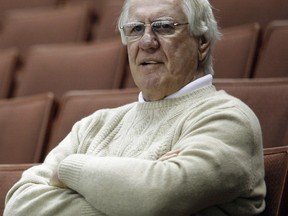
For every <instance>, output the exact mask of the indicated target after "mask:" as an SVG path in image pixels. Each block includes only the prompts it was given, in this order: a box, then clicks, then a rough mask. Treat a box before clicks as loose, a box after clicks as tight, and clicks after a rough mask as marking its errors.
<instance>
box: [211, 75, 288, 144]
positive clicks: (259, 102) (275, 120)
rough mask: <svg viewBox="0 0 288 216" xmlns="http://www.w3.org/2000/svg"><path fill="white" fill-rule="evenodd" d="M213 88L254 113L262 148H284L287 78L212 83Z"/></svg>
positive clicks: (287, 115) (287, 134)
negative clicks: (233, 97)
mask: <svg viewBox="0 0 288 216" xmlns="http://www.w3.org/2000/svg"><path fill="white" fill-rule="evenodd" d="M214 84H215V86H216V88H217V89H224V90H225V91H227V92H228V93H229V94H231V95H233V96H235V97H237V98H239V99H241V100H242V101H244V102H245V103H246V104H247V105H248V106H250V107H251V109H252V110H253V111H254V112H255V114H256V115H257V116H258V118H259V121H260V124H261V127H262V132H263V145H264V147H266V148H268V147H275V146H285V145H288V143H287V140H288V122H287V119H288V78H284V79H282V78H279V79H276V78H275V79H232V80H225V79H218V80H217V79H215V80H214Z"/></svg>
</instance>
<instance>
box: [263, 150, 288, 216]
mask: <svg viewBox="0 0 288 216" xmlns="http://www.w3.org/2000/svg"><path fill="white" fill-rule="evenodd" d="M264 162H265V182H266V187H267V195H266V199H265V201H266V209H265V211H264V212H263V213H262V214H260V215H261V216H286V215H288V206H287V202H288V176H287V174H288V146H284V147H280V148H279V147H278V148H267V149H264Z"/></svg>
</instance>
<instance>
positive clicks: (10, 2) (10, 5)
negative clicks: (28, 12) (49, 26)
mask: <svg viewBox="0 0 288 216" xmlns="http://www.w3.org/2000/svg"><path fill="white" fill-rule="evenodd" d="M58 2H59V0H41V1H39V0H25V1H23V0H0V22H1V20H2V16H3V14H4V13H5V12H6V11H9V10H13V9H24V8H25V9H31V8H40V7H53V6H56V5H57V4H58Z"/></svg>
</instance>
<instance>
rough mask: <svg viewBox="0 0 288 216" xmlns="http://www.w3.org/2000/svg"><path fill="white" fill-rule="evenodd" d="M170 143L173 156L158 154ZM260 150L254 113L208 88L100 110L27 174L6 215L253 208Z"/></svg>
mask: <svg viewBox="0 0 288 216" xmlns="http://www.w3.org/2000/svg"><path fill="white" fill-rule="evenodd" d="M172 149H180V150H181V153H180V154H179V156H177V157H175V158H172V159H169V160H166V161H157V159H158V158H159V157H161V156H162V155H164V154H165V153H166V152H168V151H170V150H172ZM262 154H263V153H262V138H261V129H260V126H259V122H258V120H257V118H256V116H255V115H254V114H253V112H252V111H251V110H250V109H249V108H248V107H247V106H246V105H245V104H244V103H242V102H241V101H240V100H238V99H236V98H233V97H231V96H229V95H227V94H226V93H225V92H224V91H216V90H215V88H214V86H209V87H205V88H201V89H199V90H196V91H194V92H192V93H190V94H187V95H185V96H182V97H179V98H176V99H169V100H168V99H167V100H162V101H158V102H149V103H137V102H135V103H132V104H128V105H125V106H122V107H119V108H116V109H105V110H100V111H97V112H95V113H94V114H92V115H91V116H88V117H86V118H84V119H82V120H81V121H79V122H78V123H76V124H75V125H74V127H73V129H72V131H71V133H70V134H69V135H68V136H67V137H66V138H65V139H64V140H63V141H62V142H61V143H60V144H59V146H57V147H56V148H55V149H54V150H53V151H52V152H51V153H50V154H49V155H48V157H47V158H46V160H45V162H44V163H43V164H42V165H40V166H36V167H33V168H31V169H29V170H27V171H26V172H24V174H23V176H22V178H21V180H20V181H19V182H18V183H17V184H16V185H15V186H14V187H13V188H12V189H11V190H10V192H9V193H8V195H7V198H6V208H5V213H4V215H5V216H18V215H19V216H20V215H21V216H26V215H27V216H45V215H47V216H74V215H75V216H82V215H83V216H86V215H87V216H90V215H91V216H92V215H108V216H142V215H143V216H157V215H161V216H190V215H197V216H198V215H199V216H204V215H209V216H220V215H221V216H222V215H231V216H232V215H233V216H236V215H243V216H244V215H245V216H249V215H255V214H258V213H259V212H261V211H263V209H264V207H265V203H264V196H265V183H264V169H263V156H262ZM57 172H58V175H59V178H60V180H61V182H62V184H61V183H60V182H57V178H56V180H55V178H54V177H55V175H56V174H57ZM53 176H54V177H53ZM53 179H54V180H53Z"/></svg>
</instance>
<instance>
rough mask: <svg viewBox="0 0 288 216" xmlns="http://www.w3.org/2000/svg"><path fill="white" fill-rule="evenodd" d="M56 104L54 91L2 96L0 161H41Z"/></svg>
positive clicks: (0, 101)
mask: <svg viewBox="0 0 288 216" xmlns="http://www.w3.org/2000/svg"><path fill="white" fill-rule="evenodd" d="M53 105H54V96H53V95H52V94H46V95H37V96H31V97H23V98H13V99H3V100H0V131H1V136H0V164H3V163H6V164H7V163H13V164H15V163H38V162H39V160H40V158H41V153H42V151H43V150H42V149H43V146H44V144H45V141H46V137H47V133H48V130H49V124H50V121H51V117H52V111H53Z"/></svg>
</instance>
